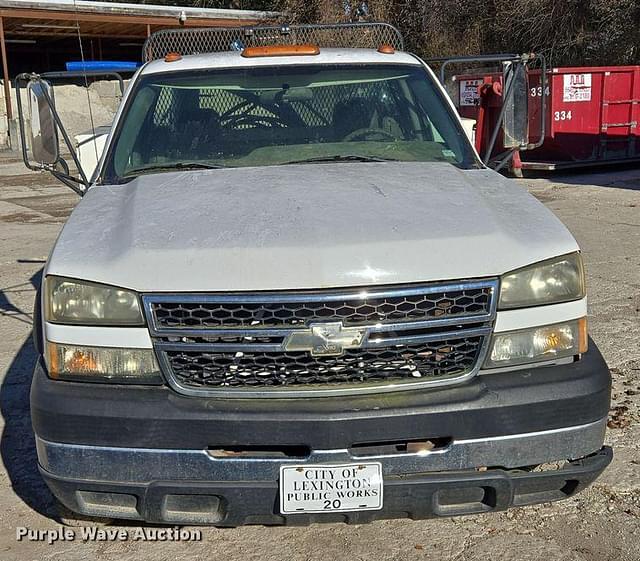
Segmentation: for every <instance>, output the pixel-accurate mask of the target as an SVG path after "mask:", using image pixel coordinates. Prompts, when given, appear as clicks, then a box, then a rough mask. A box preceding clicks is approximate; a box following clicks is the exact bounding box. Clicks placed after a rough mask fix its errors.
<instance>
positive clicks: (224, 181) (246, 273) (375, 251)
mask: <svg viewBox="0 0 640 561" xmlns="http://www.w3.org/2000/svg"><path fill="white" fill-rule="evenodd" d="M577 248H578V247H577V244H576V242H575V240H574V239H573V237H572V236H571V234H570V233H569V232H568V230H567V229H566V228H565V227H564V225H563V224H562V223H561V222H560V221H559V220H558V219H557V218H556V217H555V216H554V215H553V214H552V213H551V212H550V211H549V210H547V209H546V208H545V207H544V206H543V205H542V204H541V203H539V202H538V201H537V200H536V199H534V198H533V197H532V196H531V195H529V194H528V193H527V192H526V190H525V189H523V188H521V187H520V186H519V185H517V182H516V181H513V180H508V179H505V178H503V177H502V176H500V175H498V174H497V173H495V172H493V171H490V170H460V169H458V168H456V167H454V166H452V165H450V164H446V163H395V162H389V163H387V162H385V163H331V164H301V165H288V166H273V167H261V168H238V169H221V170H206V171H195V172H193V171H192V172H176V173H164V174H155V175H145V176H141V177H138V178H137V179H135V180H133V181H131V182H130V183H127V184H124V185H115V186H95V187H92V188H91V189H90V190H89V192H88V193H87V194H86V195H85V197H84V198H83V199H82V201H81V202H80V203H79V204H78V206H77V207H76V209H75V210H74V211H73V213H72V215H71V217H70V218H69V220H68V222H67V224H66V225H65V226H64V228H63V230H62V233H61V235H60V237H59V239H58V241H57V243H56V246H55V248H54V250H53V253H52V255H51V257H50V260H49V264H48V267H47V271H46V273H47V274H55V275H62V276H66V277H72V278H79V279H86V280H91V281H95V282H101V283H106V284H111V285H115V286H120V287H123V288H131V289H134V290H137V291H140V292H160V291H170V292H179V291H234V290H277V289H298V288H323V287H346V286H358V285H372V284H394V283H412V282H424V281H437V280H452V279H465V278H477V277H485V276H496V275H501V274H503V273H505V272H508V271H511V270H513V269H517V268H519V267H522V266H524V265H528V264H530V263H534V262H536V261H541V260H543V259H547V258H549V257H554V256H557V255H561V254H563V253H568V252H571V251H575V250H577Z"/></svg>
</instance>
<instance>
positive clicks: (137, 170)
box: [123, 162, 227, 178]
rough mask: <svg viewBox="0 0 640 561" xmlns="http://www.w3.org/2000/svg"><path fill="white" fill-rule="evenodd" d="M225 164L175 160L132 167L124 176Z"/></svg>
mask: <svg viewBox="0 0 640 561" xmlns="http://www.w3.org/2000/svg"><path fill="white" fill-rule="evenodd" d="M226 167H227V166H223V165H221V164H208V163H206V162H175V163H173V164H158V165H154V166H145V167H143V168H134V169H132V170H129V173H127V174H126V175H125V176H123V177H125V178H129V177H135V176H137V175H144V174H145V173H155V172H158V171H171V170H179V171H185V170H190V169H193V170H197V169H221V168H226Z"/></svg>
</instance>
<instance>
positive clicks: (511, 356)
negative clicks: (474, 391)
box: [484, 318, 587, 368]
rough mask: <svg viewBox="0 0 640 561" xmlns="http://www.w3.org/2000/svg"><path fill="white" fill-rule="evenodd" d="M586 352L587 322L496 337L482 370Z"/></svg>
mask: <svg viewBox="0 0 640 561" xmlns="http://www.w3.org/2000/svg"><path fill="white" fill-rule="evenodd" d="M585 352H587V318H581V319H576V320H573V321H568V322H564V323H558V324H555V325H545V326H542V327H532V328H530V329H519V330H518V331H506V332H504V333H495V334H494V335H493V339H492V340H491V347H490V348H489V354H488V355H487V359H486V360H485V364H484V367H485V368H499V367H502V366H514V365H518V364H527V363H529V362H540V361H546V360H554V359H558V358H565V357H570V356H574V355H579V354H582V353H585Z"/></svg>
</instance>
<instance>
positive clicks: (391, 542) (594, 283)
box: [0, 153, 640, 561]
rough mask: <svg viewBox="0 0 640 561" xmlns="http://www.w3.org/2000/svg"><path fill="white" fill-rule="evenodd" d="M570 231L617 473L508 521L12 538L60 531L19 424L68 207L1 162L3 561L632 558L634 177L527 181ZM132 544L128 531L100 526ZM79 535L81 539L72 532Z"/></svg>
mask: <svg viewBox="0 0 640 561" xmlns="http://www.w3.org/2000/svg"><path fill="white" fill-rule="evenodd" d="M522 184H524V185H526V186H527V187H528V188H529V189H530V191H531V192H532V193H533V194H534V195H535V196H536V197H538V198H539V199H540V200H541V201H543V202H544V203H545V204H546V205H547V206H549V208H551V209H552V210H553V211H554V212H555V213H556V214H557V215H558V216H559V217H560V218H561V219H562V220H563V221H564V222H565V224H567V226H568V227H569V228H570V229H571V231H572V232H573V234H574V235H575V236H576V238H577V239H578V241H579V243H580V245H581V247H582V249H583V251H584V255H585V259H586V264H587V274H588V282H589V298H590V300H589V307H590V314H591V316H590V330H591V335H592V337H593V339H594V340H595V341H596V343H597V344H598V346H599V347H600V349H601V350H602V352H603V354H604V356H605V358H606V359H607V361H608V363H609V366H610V367H611V369H612V373H613V380H614V391H613V402H612V410H611V419H610V422H609V427H610V428H609V431H608V434H607V442H608V444H610V445H612V446H613V447H614V450H615V459H614V461H613V464H612V465H611V466H610V467H609V469H608V470H607V471H606V472H605V474H604V475H603V477H602V478H601V479H599V480H598V481H597V482H596V483H595V484H594V485H593V486H592V487H591V488H589V489H588V490H587V491H585V492H583V493H582V494H579V495H578V496H576V497H574V498H572V499H569V500H567V501H564V502H561V503H554V504H544V505H539V506H534V507H527V508H517V509H513V510H511V511H509V512H506V513H499V514H488V515H483V516H468V517H461V518H456V519H441V520H428V521H415V522H412V521H407V520H397V521H383V522H376V523H373V524H370V525H366V526H347V525H337V524H328V525H316V526H312V527H309V528H265V527H245V528H238V529H232V530H217V529H213V528H211V529H210V528H205V529H203V530H202V540H201V541H198V542H184V541H183V542H163V543H157V542H153V543H152V542H148V541H147V542H142V541H135V540H133V539H128V540H125V541H119V540H115V541H98V542H86V543H85V542H82V540H81V537H80V534H79V533H78V536H77V537H76V540H75V541H58V542H56V543H54V544H52V545H49V544H47V543H46V542H34V541H24V540H23V541H18V540H17V539H16V528H18V527H28V528H30V529H33V530H36V529H40V530H56V529H58V528H59V523H60V520H59V518H58V511H57V509H56V507H55V503H54V501H53V500H52V497H51V495H50V494H49V492H48V490H47V488H46V487H45V485H44V483H43V482H42V480H41V479H40V477H39V475H38V472H37V469H36V460H35V452H34V449H33V434H32V432H31V426H30V420H29V403H28V394H29V384H30V378H31V370H32V367H33V362H34V360H35V356H34V351H33V347H32V345H31V341H30V332H31V310H32V306H33V298H34V294H35V292H34V286H35V284H36V283H37V282H38V280H39V277H40V273H41V269H42V266H43V264H44V260H45V259H46V256H47V254H48V253H49V250H50V248H51V246H52V244H53V242H54V240H55V238H56V235H57V234H58V231H59V230H60V228H61V226H62V224H63V223H64V220H65V218H66V216H68V214H69V212H70V211H71V209H72V208H73V205H74V204H75V202H76V200H77V197H76V196H75V195H74V194H73V193H72V192H71V191H70V190H68V189H66V188H64V187H62V186H59V185H57V184H55V182H54V181H53V180H51V178H49V176H47V175H40V174H27V173H25V170H24V169H23V168H22V166H21V164H19V163H16V162H15V160H12V159H11V158H10V157H9V156H8V155H6V154H5V155H3V154H2V153H0V376H1V377H2V383H1V384H2V385H1V387H0V409H1V412H2V419H1V420H0V423H1V424H2V426H1V427H0V428H1V430H2V440H1V447H0V448H1V455H2V468H1V469H0V561H9V560H14V559H15V560H31V559H33V560H38V561H40V560H49V559H51V560H53V559H64V560H65V561H67V560H68V561H72V560H80V559H83V560H84V559H93V558H94V557H95V556H97V555H101V557H102V559H105V560H109V559H121V558H124V557H125V556H127V557H135V558H140V559H150V560H161V559H175V558H177V557H181V558H186V559H224V560H225V561H232V560H235V559H243V560H252V559H256V560H258V559H259V560H262V561H271V560H274V561H275V560H278V561H283V560H289V559H296V560H297V559H300V560H303V559H304V560H316V559H317V560H337V559H349V560H351V561H356V560H371V559H376V560H378V559H379V560H392V559H393V560H396V559H397V560H400V559H402V560H412V559H421V560H436V559H438V560H444V559H447V560H474V559H491V560H492V561H507V560H513V561H516V560H517V561H527V560H530V561H534V560H535V561H538V560H540V559H549V560H554V561H557V560H563V561H564V560H566V561H605V560H616V561H638V560H640V477H639V476H640V452H639V450H640V428H639V424H638V420H639V417H640V410H639V405H640V397H639V396H640V169H635V170H634V169H626V170H622V171H620V170H618V171H611V170H609V171H605V172H599V173H581V174H573V175H563V176H558V175H555V176H549V177H548V178H543V179H525V180H523V181H522ZM108 528H109V529H124V530H126V531H127V532H128V533H129V534H130V535H133V534H134V532H135V531H136V529H137V527H136V526H135V525H126V526H118V525H113V526H109V527H108ZM76 531H77V529H76Z"/></svg>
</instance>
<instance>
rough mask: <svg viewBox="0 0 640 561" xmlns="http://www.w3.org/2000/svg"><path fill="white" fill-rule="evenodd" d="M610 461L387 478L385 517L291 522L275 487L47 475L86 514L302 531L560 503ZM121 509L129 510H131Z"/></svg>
mask: <svg viewBox="0 0 640 561" xmlns="http://www.w3.org/2000/svg"><path fill="white" fill-rule="evenodd" d="M612 457H613V453H612V451H611V448H608V447H604V448H602V449H601V450H600V451H598V452H597V453H595V454H592V455H590V456H588V457H586V458H583V459H581V460H577V461H574V462H571V463H569V464H567V465H566V466H565V467H564V468H562V469H560V470H556V471H543V472H531V471H522V470H502V469H494V470H488V471H477V470H466V471H450V472H440V473H425V474H419V475H412V476H410V477H399V476H395V477H388V478H385V481H384V505H383V508H382V509H381V510H377V511H367V512H343V513H330V512H329V513H322V514H294V515H286V516H285V515H281V514H279V506H278V482H277V481H262V482H248V481H230V482H208V481H166V482H165V481H156V482H153V483H150V484H148V485H132V484H126V483H118V484H115V483H109V482H90V481H83V482H78V481H74V480H66V479H63V478H57V477H54V476H52V475H51V474H49V473H48V472H46V471H44V470H42V469H41V473H42V475H43V477H44V479H45V481H46V482H47V485H48V486H49V487H50V489H51V490H52V491H53V493H54V494H55V495H56V496H57V497H58V498H59V499H60V501H61V502H62V503H64V504H65V506H67V507H68V508H70V509H71V510H73V511H76V512H82V513H84V514H87V515H94V516H112V517H122V518H131V519H138V520H145V521H147V522H156V523H162V524H212V525H216V526H220V527H234V526H240V525H245V524H265V525H276V524H278V525H282V524H284V525H289V526H304V525H307V524H311V523H316V522H347V523H349V524H363V523H366V522H371V521H373V520H380V519H388V518H410V519H413V520H417V519H423V518H435V517H448V516H457V515H463V514H478V513H484V512H492V511H500V510H506V509H508V508H509V507H514V506H525V505H530V504H536V503H541V502H550V501H557V500H561V499H565V498H567V497H570V496H572V495H574V494H576V493H578V492H579V491H581V490H583V489H584V488H585V487H587V486H588V485H590V484H591V483H592V482H593V481H594V480H595V479H596V478H597V477H598V476H599V475H600V474H601V473H602V471H603V470H604V469H605V468H606V467H607V466H608V465H609V463H610V462H611V459H612ZM129 498H130V500H128V499H129ZM122 505H128V509H127V508H126V507H125V508H123V507H122Z"/></svg>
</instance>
